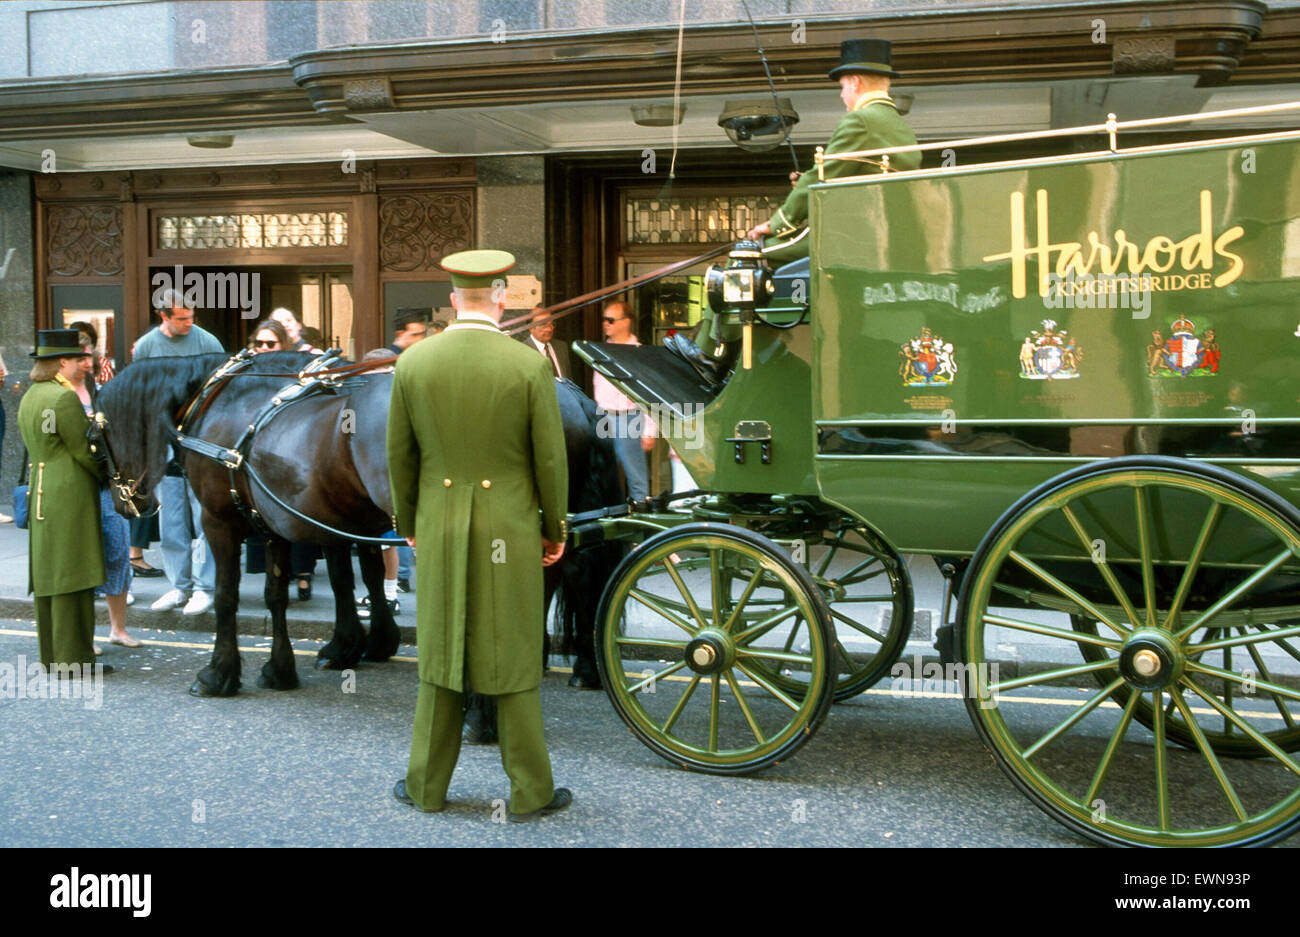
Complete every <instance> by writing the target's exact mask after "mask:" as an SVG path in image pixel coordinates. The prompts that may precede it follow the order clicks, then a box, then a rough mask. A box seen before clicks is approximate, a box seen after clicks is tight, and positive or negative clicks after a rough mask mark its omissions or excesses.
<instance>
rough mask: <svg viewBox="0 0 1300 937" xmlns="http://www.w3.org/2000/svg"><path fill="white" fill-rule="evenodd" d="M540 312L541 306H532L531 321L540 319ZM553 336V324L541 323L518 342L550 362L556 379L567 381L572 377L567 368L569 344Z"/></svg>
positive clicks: (571, 370)
mask: <svg viewBox="0 0 1300 937" xmlns="http://www.w3.org/2000/svg"><path fill="white" fill-rule="evenodd" d="M541 312H542V307H541V306H534V307H533V319H534V320H536V319H539V318H542V316H541ZM554 335H555V323H554V322H543V323H540V324H538V325H534V326H533V327H532V328H530V329H529V330H528V331H527V333H525V334H524V335H521V336H520V338H519V340H520V341H521V342H523V343H524V344H525V345H528V346H530V347H531V348H532V349H533V350H534V351H536V352H538V353H539V354H541V356H542V357H543V358H545V359H546V360H547V361H549V362H551V370H552V371H554V372H555V376H556V377H558V378H561V379H562V380H566V381H567V380H570V379H572V377H573V368H571V367H570V366H569V343H568V342H561V341H557V340H555V339H554Z"/></svg>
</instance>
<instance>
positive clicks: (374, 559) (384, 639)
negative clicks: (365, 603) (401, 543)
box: [357, 543, 401, 661]
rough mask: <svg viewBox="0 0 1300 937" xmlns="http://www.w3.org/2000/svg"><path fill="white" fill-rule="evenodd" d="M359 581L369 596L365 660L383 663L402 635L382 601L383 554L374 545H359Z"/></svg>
mask: <svg viewBox="0 0 1300 937" xmlns="http://www.w3.org/2000/svg"><path fill="white" fill-rule="evenodd" d="M357 558H358V560H359V561H360V564H361V581H362V582H363V583H365V586H366V592H367V593H369V594H370V634H369V636H368V637H367V638H366V653H365V656H364V659H365V660H373V661H385V660H388V658H390V657H392V656H393V655H394V654H396V653H397V645H398V644H400V643H401V632H400V631H399V630H398V627H397V622H396V621H394V620H393V613H392V612H391V611H389V610H388V600H387V599H386V598H384V554H383V548H382V547H380V546H379V544H377V543H358V544H357Z"/></svg>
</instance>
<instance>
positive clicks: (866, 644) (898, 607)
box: [766, 527, 912, 703]
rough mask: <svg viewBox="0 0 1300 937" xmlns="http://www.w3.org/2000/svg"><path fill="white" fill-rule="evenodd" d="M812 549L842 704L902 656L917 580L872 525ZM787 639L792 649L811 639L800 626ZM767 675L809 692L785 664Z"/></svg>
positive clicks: (811, 568) (811, 564) (831, 537)
mask: <svg viewBox="0 0 1300 937" xmlns="http://www.w3.org/2000/svg"><path fill="white" fill-rule="evenodd" d="M807 549H808V557H807V560H808V562H807V567H808V570H809V572H811V573H812V575H813V577H814V581H815V582H816V583H817V585H818V587H819V588H820V589H821V592H822V595H823V597H824V598H825V599H826V604H827V607H828V608H829V609H830V613H831V623H832V625H833V626H834V629H835V643H834V645H833V648H832V651H833V653H834V655H835V663H836V668H837V671H838V673H839V676H838V677H837V678H836V681H835V702H837V703H840V702H843V701H844V700H846V699H849V698H851V697H854V696H857V695H858V694H859V693H862V692H863V691H865V690H867V689H869V688H870V687H872V686H873V685H875V684H876V683H877V682H878V681H879V680H880V678H881V677H883V676H885V675H886V674H888V673H889V671H890V668H891V667H893V666H894V663H895V662H896V661H897V660H898V658H899V657H900V656H901V655H902V653H903V649H904V648H905V647H906V646H907V639H908V638H909V637H910V636H911V633H912V580H911V577H910V576H908V573H907V564H905V563H904V562H903V559H902V557H900V556H899V555H898V554H897V553H895V552H894V549H893V548H892V547H891V546H889V544H888V543H886V542H885V541H884V540H882V539H881V538H879V537H877V536H876V535H875V534H874V533H872V532H871V531H870V530H868V529H866V528H862V527H847V528H843V529H840V530H837V531H834V532H832V533H830V534H829V536H828V537H827V538H826V539H825V540H824V541H822V542H820V543H818V544H814V545H812V546H810V547H808V548H807ZM787 639H788V641H789V647H787V648H786V649H787V650H792V649H796V648H798V647H800V646H802V644H804V643H806V639H805V638H804V635H803V632H802V630H801V629H800V628H798V627H796V628H794V629H793V630H792V631H791V633H790V634H789V635H788V638H787ZM766 675H767V677H768V678H769V679H770V680H772V682H773V683H775V684H776V685H777V686H779V687H780V688H781V689H783V690H785V691H786V692H787V693H802V692H803V684H802V683H800V682H798V681H797V680H794V679H791V678H790V677H789V676H787V675H786V673H785V672H784V668H780V667H772V668H769V670H768V673H767V674H766Z"/></svg>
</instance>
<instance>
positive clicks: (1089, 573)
mask: <svg viewBox="0 0 1300 937" xmlns="http://www.w3.org/2000/svg"><path fill="white" fill-rule="evenodd" d="M1099 544H1100V545H1101V547H1102V549H1101V550H1099V549H1098V545H1099ZM1107 546H1109V550H1107V549H1105V548H1106V547H1107ZM1297 576H1300V513H1297V511H1296V510H1295V509H1294V508H1293V507H1292V506H1291V505H1289V504H1287V503H1286V502H1285V501H1283V500H1282V499H1281V498H1279V497H1277V496H1275V495H1273V494H1272V493H1271V492H1268V491H1267V490H1265V489H1263V488H1261V487H1260V486H1258V485H1255V484H1253V483H1251V482H1249V481H1247V480H1246V479H1244V478H1242V477H1241V476H1238V475H1235V474H1233V473H1231V472H1228V471H1225V470H1223V469H1219V468H1217V467H1214V466H1208V465H1203V464H1197V463H1191V462H1186V461H1183V460H1178V459H1166V458H1158V457H1139V458H1132V459H1116V460H1112V461H1110V462H1106V463H1099V464H1096V465H1090V466H1085V467H1083V468H1081V469H1078V470H1075V471H1072V472H1068V473H1066V474H1064V475H1062V476H1059V477H1057V478H1055V479H1053V480H1052V481H1050V482H1048V483H1046V484H1045V485H1042V486H1040V487H1039V488H1037V489H1035V490H1034V491H1032V492H1030V493H1029V494H1028V495H1026V496H1025V497H1024V498H1022V499H1021V500H1020V501H1019V502H1017V503H1016V504H1015V505H1014V506H1012V507H1011V508H1010V509H1009V510H1008V511H1007V512H1006V513H1005V514H1004V515H1003V516H1002V518H1001V519H1000V520H999V521H998V523H997V524H996V525H994V527H993V529H992V530H991V531H990V532H989V533H988V535H987V536H986V537H985V538H984V540H983V542H982V543H981V544H980V546H979V548H978V549H977V550H976V552H975V555H974V557H973V558H972V561H971V565H970V568H969V570H968V572H967V575H966V577H965V583H964V585H963V588H962V595H961V601H960V608H959V611H958V634H957V641H958V646H959V647H960V648H961V653H962V655H963V658H964V660H965V662H966V665H967V666H966V673H965V676H966V678H967V680H968V692H967V693H966V708H967V710H968V712H969V713H970V716H971V719H972V721H973V722H974V723H975V727H976V729H977V731H978V732H979V734H980V737H981V739H982V740H983V742H984V744H985V745H986V746H987V747H988V749H989V750H990V751H991V752H992V753H993V755H994V757H995V759H996V760H997V761H998V764H999V766H1000V767H1001V768H1002V770H1003V771H1004V772H1005V773H1006V774H1007V776H1008V777H1010V778H1011V780H1012V781H1013V782H1014V783H1015V784H1016V786H1018V787H1019V788H1020V789H1021V790H1022V791H1024V792H1025V794H1027V795H1028V796H1029V798H1030V799H1031V800H1033V801H1034V803H1035V804H1037V805H1038V806H1039V807H1040V808H1042V809H1043V810H1044V811H1045V812H1047V813H1048V814H1049V815H1051V816H1053V817H1055V818H1056V819H1057V820H1059V821H1061V822H1062V823H1064V824H1065V825H1066V826H1068V827H1070V828H1071V829H1074V830H1076V831H1078V832H1080V833H1082V834H1083V835H1085V836H1088V837H1090V838H1092V839H1095V840H1097V841H1099V842H1103V843H1109V844H1125V845H1144V846H1194V845H1195V846H1202V845H1209V846H1226V845H1263V844H1266V843H1269V842H1273V841H1275V840H1277V839H1281V838H1283V837H1285V836H1287V835H1289V834H1290V833H1292V832H1294V831H1295V829H1296V828H1297V827H1300V762H1297V760H1296V759H1295V758H1293V757H1292V756H1291V755H1290V754H1289V753H1288V752H1287V751H1285V750H1284V747H1283V745H1282V744H1280V741H1281V740H1284V739H1286V738H1287V736H1286V735H1279V733H1280V732H1281V733H1290V732H1291V731H1292V730H1293V725H1292V724H1293V723H1294V722H1295V721H1296V720H1297V719H1300V705H1298V703H1300V690H1297V689H1296V688H1295V687H1296V686H1297V683H1298V681H1297V680H1296V679H1295V675H1297V674H1300V668H1297V667H1296V666H1295V664H1296V663H1297V662H1298V661H1300V656H1297V654H1298V653H1300V652H1297V648H1296V645H1297V643H1300V627H1297V626H1296V625H1295V624H1292V623H1287V622H1285V621H1283V622H1265V621H1251V623H1250V624H1248V625H1247V624H1243V625H1241V627H1238V626H1237V624H1236V623H1239V622H1242V621H1243V620H1246V621H1249V620H1250V617H1251V616H1246V615H1243V614H1242V613H1243V612H1245V611H1248V610H1252V609H1261V608H1268V607H1270V606H1272V607H1276V606H1279V605H1282V604H1283V603H1280V602H1278V601H1277V600H1276V599H1274V598H1271V596H1274V595H1279V594H1281V595H1285V594H1287V593H1291V594H1294V584H1295V582H1296V577H1297ZM1027 583H1028V584H1029V585H1027ZM1035 590H1037V594H1038V595H1041V596H1048V597H1049V598H1048V599H1046V600H1043V601H1040V602H1037V603H1035V601H1034V600H1033V599H1032V596H1033V595H1034V593H1035ZM1008 594H1013V595H1015V596H1016V597H1017V598H1018V600H1019V604H1018V605H1017V606H1016V608H1015V609H1013V610H1009V609H1007V608H1003V607H999V605H1000V604H1009V603H1006V599H1005V598H1004V596H1006V595H1008ZM1063 604H1064V606H1065V607H1075V608H1081V609H1083V610H1084V612H1085V614H1086V616H1087V617H1090V618H1093V619H1095V620H1097V621H1098V622H1100V623H1101V625H1102V627H1101V628H1100V629H1099V633H1097V634H1092V633H1090V632H1089V631H1088V630H1087V629H1080V630H1075V629H1073V628H1071V627H1070V626H1069V618H1068V615H1066V614H1065V613H1063V612H1062V611H1060V609H1061V608H1062V606H1063ZM1026 606H1027V608H1026ZM1103 606H1105V607H1106V608H1103ZM1117 608H1118V609H1121V610H1122V612H1123V613H1122V614H1115V613H1114V612H1113V610H1114V609H1117ZM1107 609H1110V611H1108V610H1107ZM1225 623H1226V624H1225ZM1029 642H1037V643H1036V644H1035V645H1034V647H1033V648H1028V647H1024V646H1025V645H1027V644H1028V643H1029ZM1083 646H1088V647H1095V648H1100V649H1102V650H1104V651H1106V652H1107V653H1104V654H1092V655H1091V657H1092V659H1088V660H1085V662H1084V663H1082V664H1080V663H1077V662H1075V661H1077V654H1076V652H1077V650H1078V649H1079V648H1080V647H1083ZM1022 647H1023V649H1022ZM1228 652H1231V653H1228ZM1007 658H1013V659H1021V660H1025V659H1033V660H1057V661H1064V662H1066V663H1064V664H1063V665H1059V666H1058V665H1056V664H1048V665H1047V668H1046V669H1045V670H1036V672H1023V673H1018V672H1017V673H1012V674H1011V675H1009V676H1006V675H1003V674H1002V673H1000V672H999V668H1000V667H1001V666H1005V665H1006V664H1005V661H1006V659H1007ZM1259 662H1262V664H1260V663H1259ZM1256 668H1258V669H1256ZM1024 669H1025V671H1031V670H1035V668H1032V667H1026V668H1024ZM1265 672H1267V674H1268V676H1267V677H1266V676H1264V673H1265ZM1097 674H1099V675H1101V682H1102V685H1101V686H1100V687H1097V686H1096V685H1095V683H1094V681H1095V679H1096V677H1095V676H1094V675H1097ZM1071 684H1074V685H1071ZM1140 706H1143V707H1145V712H1146V717H1147V718H1148V719H1149V721H1150V729H1149V731H1148V729H1146V728H1144V727H1142V726H1141V725H1140V724H1139V723H1138V721H1137V714H1138V711H1139V707H1140ZM1171 712H1172V713H1173V714H1174V715H1172V716H1171V715H1170V713H1171ZM1175 734H1181V735H1184V736H1185V737H1186V740H1187V741H1189V742H1190V743H1191V744H1190V750H1184V749H1183V748H1182V747H1181V746H1180V745H1179V744H1178V741H1177V740H1176V739H1175V738H1174V735H1175ZM1215 736H1218V737H1219V739H1218V741H1219V742H1220V743H1222V742H1224V741H1226V740H1227V739H1228V737H1230V736H1231V737H1233V738H1232V741H1233V744H1234V746H1238V745H1239V746H1240V747H1241V748H1242V749H1243V750H1246V749H1248V750H1250V751H1251V753H1256V752H1257V753H1258V754H1259V757H1258V758H1224V759H1221V758H1220V757H1219V752H1218V751H1216V748H1218V747H1222V746H1221V744H1220V745H1216V744H1215V742H1214V741H1213V739H1214V738H1215Z"/></svg>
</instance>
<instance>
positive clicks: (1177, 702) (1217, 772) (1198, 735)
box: [1169, 692, 1246, 820]
mask: <svg viewBox="0 0 1300 937" xmlns="http://www.w3.org/2000/svg"><path fill="white" fill-rule="evenodd" d="M1169 698H1170V699H1171V700H1172V701H1173V704H1174V706H1176V707H1178V711H1179V712H1180V713H1181V714H1182V717H1183V721H1184V722H1185V723H1187V728H1188V729H1189V730H1190V731H1191V733H1192V738H1193V739H1195V741H1196V747H1197V749H1198V750H1199V751H1200V753H1201V755H1202V757H1204V758H1205V761H1206V763H1207V764H1208V765H1209V766H1210V770H1211V771H1212V772H1214V779H1215V780H1216V781H1218V782H1219V788H1220V789H1221V790H1222V791H1223V796H1224V797H1226V798H1228V803H1229V804H1231V805H1232V812H1233V813H1235V814H1236V815H1237V819H1238V820H1245V819H1246V810H1245V808H1244V807H1242V805H1241V798H1239V797H1238V796H1237V791H1236V790H1235V789H1234V788H1233V786H1232V782H1231V781H1229V780H1228V775H1227V774H1225V773H1224V770H1223V765H1221V764H1219V759H1218V757H1217V756H1216V755H1215V754H1214V749H1212V748H1210V743H1209V742H1207V741H1206V740H1205V733H1204V732H1202V731H1201V726H1200V724H1199V723H1198V722H1197V721H1196V717H1195V716H1194V715H1192V709H1191V707H1190V706H1188V705H1187V704H1186V703H1184V702H1183V694H1181V693H1177V692H1173V693H1170V694H1169Z"/></svg>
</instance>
